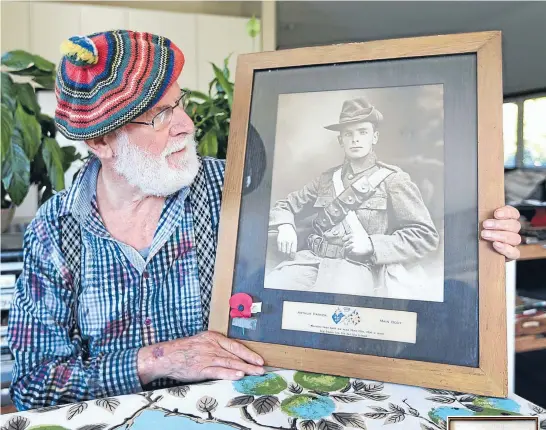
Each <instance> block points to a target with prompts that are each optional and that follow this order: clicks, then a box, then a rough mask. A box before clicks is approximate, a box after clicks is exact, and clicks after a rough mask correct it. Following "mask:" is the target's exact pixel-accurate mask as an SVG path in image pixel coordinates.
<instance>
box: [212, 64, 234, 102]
mask: <svg viewBox="0 0 546 430" xmlns="http://www.w3.org/2000/svg"><path fill="white" fill-rule="evenodd" d="M212 68H213V69H214V76H216V79H217V80H218V84H219V85H220V86H221V87H222V89H223V90H224V92H225V93H226V94H227V96H228V103H229V107H230V108H231V106H232V104H233V84H232V83H231V82H229V81H228V80H227V79H226V77H225V76H224V74H223V73H222V71H221V70H220V69H219V68H218V67H217V66H216V64H212Z"/></svg>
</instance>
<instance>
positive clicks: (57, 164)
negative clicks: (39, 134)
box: [42, 137, 64, 191]
mask: <svg viewBox="0 0 546 430" xmlns="http://www.w3.org/2000/svg"><path fill="white" fill-rule="evenodd" d="M42 155H43V157H44V162H45V165H46V169H47V174H48V177H49V180H50V181H51V185H52V186H53V189H54V190H56V191H59V190H62V189H63V188H64V170H63V153H62V151H61V147H60V146H59V144H58V143H57V141H56V140H55V139H52V138H51V137H45V138H44V146H43V148H42Z"/></svg>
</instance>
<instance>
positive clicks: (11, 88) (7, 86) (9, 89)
mask: <svg viewBox="0 0 546 430" xmlns="http://www.w3.org/2000/svg"><path fill="white" fill-rule="evenodd" d="M16 96H17V91H16V89H15V84H14V83H13V80H12V79H11V76H10V75H8V74H7V73H6V72H2V104H3V105H6V106H7V107H8V108H9V110H10V111H11V112H13V111H14V110H15V107H16V106H17V98H16Z"/></svg>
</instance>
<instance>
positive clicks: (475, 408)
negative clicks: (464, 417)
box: [465, 405, 483, 412]
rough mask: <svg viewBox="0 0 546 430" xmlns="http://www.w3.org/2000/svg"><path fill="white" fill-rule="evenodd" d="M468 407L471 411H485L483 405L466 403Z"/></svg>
mask: <svg viewBox="0 0 546 430" xmlns="http://www.w3.org/2000/svg"><path fill="white" fill-rule="evenodd" d="M465 406H466V408H467V409H470V410H471V411H474V412H483V408H482V407H481V406H476V405H465Z"/></svg>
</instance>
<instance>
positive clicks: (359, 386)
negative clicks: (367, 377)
mask: <svg viewBox="0 0 546 430" xmlns="http://www.w3.org/2000/svg"><path fill="white" fill-rule="evenodd" d="M365 386H366V384H365V383H364V382H362V381H353V388H354V390H355V391H360V390H362V389H363V388H364V387H365Z"/></svg>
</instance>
